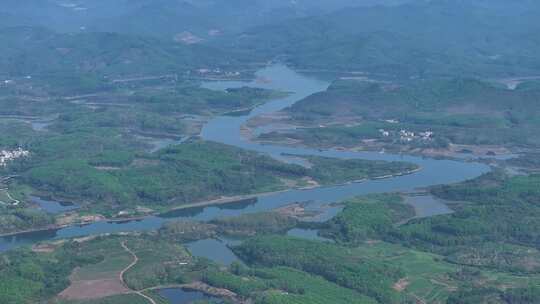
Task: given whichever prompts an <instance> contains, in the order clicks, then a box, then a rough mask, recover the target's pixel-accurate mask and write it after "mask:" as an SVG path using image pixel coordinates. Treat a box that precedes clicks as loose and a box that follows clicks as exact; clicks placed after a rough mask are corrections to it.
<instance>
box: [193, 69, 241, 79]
mask: <svg viewBox="0 0 540 304" xmlns="http://www.w3.org/2000/svg"><path fill="white" fill-rule="evenodd" d="M195 72H196V73H197V74H199V75H201V76H227V77H238V76H240V72H229V71H222V70H221V69H219V68H218V69H198V70H196V71H195Z"/></svg>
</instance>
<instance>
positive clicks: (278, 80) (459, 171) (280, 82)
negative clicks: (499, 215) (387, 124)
mask: <svg viewBox="0 0 540 304" xmlns="http://www.w3.org/2000/svg"><path fill="white" fill-rule="evenodd" d="M257 76H258V77H259V78H264V79H268V81H265V82H264V83H259V82H256V81H253V82H231V81H219V82H209V83H204V84H203V86H204V87H206V88H209V89H214V90H223V89H226V88H234V87H242V86H250V87H259V88H266V89H274V90H280V91H284V92H291V94H289V95H288V96H286V97H284V98H280V99H276V100H274V101H271V102H268V103H265V104H263V105H261V106H258V107H256V108H255V109H253V110H252V111H251V112H250V113H246V114H245V115H244V116H219V117H216V118H214V119H211V120H210V121H209V122H208V123H207V124H206V125H205V126H204V127H203V130H202V132H201V136H202V138H203V139H205V140H209V141H216V142H220V143H224V144H228V145H233V146H237V147H239V148H243V149H247V150H252V151H257V152H260V153H264V154H267V155H269V156H271V157H274V158H276V159H279V160H283V161H288V162H291V161H294V160H291V159H290V157H288V156H287V155H288V154H294V155H316V156H324V157H335V158H351V159H352V158H357V159H367V160H386V161H405V162H411V163H415V164H417V165H418V166H420V168H421V170H420V171H419V172H416V173H414V174H410V175H404V176H398V177H392V178H388V179H381V180H370V181H365V182H362V183H350V184H345V185H339V186H329V187H320V188H315V189H305V190H296V189H295V190H289V191H284V192H279V193H274V194H270V195H264V196H260V197H259V198H258V200H257V201H256V202H254V203H250V204H245V205H243V206H241V207H238V206H236V207H235V208H227V207H226V206H209V207H204V208H198V209H193V210H189V211H186V210H183V211H182V212H178V213H177V214H175V215H174V216H171V215H169V216H167V217H158V216H149V217H146V218H144V219H142V220H139V221H131V222H123V223H109V222H99V223H94V224H90V225H86V226H72V227H66V228H62V229H58V230H49V231H44V232H33V233H27V234H19V235H16V236H10V237H3V238H0V251H4V250H8V249H10V248H13V247H16V246H20V245H24V244H32V243H35V242H38V241H45V240H53V239H58V238H68V237H78V236H87V235H92V234H101V233H109V232H110V233H112V232H129V231H148V230H154V229H158V228H159V227H161V225H163V223H165V222H167V221H172V220H176V219H193V220H201V221H207V220H211V219H214V218H216V217H222V216H235V215H240V214H245V213H253V212H260V211H267V210H272V209H276V208H279V207H282V206H286V205H289V204H291V203H294V202H306V201H309V202H312V203H311V206H310V207H312V208H316V207H317V206H322V205H326V204H328V203H332V202H337V201H341V200H344V199H347V198H351V197H354V196H358V195H364V194H369V193H382V192H394V191H400V192H401V191H403V192H407V191H413V190H414V189H417V188H422V187H427V186H433V185H438V184H450V183H456V182H461V181H464V180H467V179H472V178H475V177H477V176H479V175H481V174H483V173H486V172H489V170H490V168H489V167H488V166H486V165H484V164H480V163H476V162H470V161H469V162H465V161H454V160H436V159H430V158H423V157H416V156H407V155H395V154H380V153H376V152H349V151H338V150H332V149H329V150H317V149H309V148H294V147H283V146H277V145H264V144H259V143H255V142H250V141H248V140H247V139H246V138H244V137H243V136H242V135H241V134H240V128H241V126H242V125H244V124H245V123H246V122H247V121H248V120H249V119H251V118H253V117H255V116H258V115H262V114H269V113H273V112H276V111H279V110H281V109H284V108H286V107H288V106H290V105H292V104H294V103H295V102H297V101H299V100H301V99H303V98H305V97H307V96H309V95H311V94H314V93H317V92H320V91H324V90H326V88H327V87H328V85H329V83H328V82H325V81H321V80H317V79H314V78H310V77H307V76H305V75H301V74H298V73H296V72H295V71H293V70H291V69H290V68H288V67H286V66H283V65H273V66H269V67H267V68H264V69H262V70H260V71H259V72H258V73H257ZM417 208H418V209H419V210H422V213H423V214H442V213H445V212H446V211H447V210H444V207H442V206H441V205H440V204H433V208H436V210H430V204H429V202H427V203H426V202H425V201H424V202H420V203H418V206H417ZM334 213H335V210H333V213H331V214H327V215H326V216H324V215H323V216H322V217H321V219H328V218H329V217H331V216H332V215H333V214H334ZM296 233H299V232H298V231H297V232H296ZM304 233H305V232H304Z"/></svg>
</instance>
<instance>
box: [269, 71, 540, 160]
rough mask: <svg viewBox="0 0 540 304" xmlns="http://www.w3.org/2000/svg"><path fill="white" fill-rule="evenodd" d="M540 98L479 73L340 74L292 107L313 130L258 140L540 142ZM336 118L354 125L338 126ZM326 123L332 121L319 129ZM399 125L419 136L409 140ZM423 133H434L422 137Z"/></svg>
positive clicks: (385, 144)
mask: <svg viewBox="0 0 540 304" xmlns="http://www.w3.org/2000/svg"><path fill="white" fill-rule="evenodd" d="M539 96H540V91H539V90H538V89H537V88H536V87H533V88H529V89H516V90H508V89H506V88H502V87H498V86H496V85H493V84H491V83H488V82H483V81H480V80H475V79H444V80H422V81H414V82H411V81H409V82H405V83H403V84H387V83H369V82H363V81H355V80H338V81H336V82H334V83H333V84H332V85H331V86H330V88H329V89H328V90H327V91H325V92H322V93H318V94H315V95H312V96H310V97H308V98H306V99H304V100H303V101H300V102H298V103H296V104H295V105H294V106H292V107H291V108H290V109H288V110H287V113H288V114H289V116H290V117H291V119H292V120H293V121H294V122H295V123H301V124H304V125H306V126H308V128H304V129H298V130H297V131H294V132H285V133H283V132H282V133H275V132H274V133H269V134H263V135H262V136H261V139H264V140H275V139H282V138H283V137H289V138H292V139H295V140H300V141H301V142H302V143H304V144H306V145H311V146H317V147H321V146H322V147H335V146H346V147H365V148H371V149H382V148H385V149H391V150H395V149H396V147H401V148H403V147H409V148H410V149H414V148H447V147H448V145H449V144H462V145H498V146H506V147H509V148H515V147H516V146H527V147H539V146H540V137H538V134H540V132H539V131H540V123H539V120H538V119H537V117H538V116H539V113H540V108H539V107H538V103H537V102H536V101H537V100H538V98H539ZM329 100H331V101H332V102H328V101H329ZM336 121H338V122H339V121H344V122H350V121H353V122H355V124H352V126H351V125H347V126H343V124H345V123H343V124H341V125H335V122H336ZM327 123H328V124H330V123H331V124H333V125H329V126H326V127H322V128H321V127H319V125H324V124H327ZM313 126H317V127H313ZM381 130H384V131H387V132H388V134H386V135H385V134H383V132H382V131H381ZM401 130H407V131H411V132H414V133H415V134H416V137H414V138H411V139H412V140H406V139H404V138H403V137H402V136H401V134H400V131H401ZM426 131H431V132H433V136H430V138H427V139H426V138H422V136H420V135H419V133H420V132H426Z"/></svg>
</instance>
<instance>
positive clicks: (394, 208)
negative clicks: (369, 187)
mask: <svg viewBox="0 0 540 304" xmlns="http://www.w3.org/2000/svg"><path fill="white" fill-rule="evenodd" d="M344 204H345V208H344V209H343V211H342V212H340V213H339V214H338V215H337V216H336V217H334V218H333V219H331V220H330V221H328V222H327V223H325V227H324V229H323V230H322V232H323V234H324V235H325V236H331V237H332V238H334V239H337V240H340V241H342V242H345V243H353V244H360V243H363V242H365V241H367V240H369V239H381V238H383V237H384V236H386V235H387V234H388V233H389V232H391V231H393V230H394V229H395V225H396V224H397V223H399V222H402V221H404V220H407V219H410V218H412V217H414V210H413V208H412V207H411V206H408V205H405V204H403V199H402V198H401V196H399V195H397V194H380V195H372V196H367V197H361V198H356V199H353V200H350V201H346V202H345V203H344Z"/></svg>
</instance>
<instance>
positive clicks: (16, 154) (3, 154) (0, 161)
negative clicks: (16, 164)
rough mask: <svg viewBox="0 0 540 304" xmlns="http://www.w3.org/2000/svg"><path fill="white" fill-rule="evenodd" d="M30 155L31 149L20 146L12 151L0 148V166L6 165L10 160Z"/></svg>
mask: <svg viewBox="0 0 540 304" xmlns="http://www.w3.org/2000/svg"><path fill="white" fill-rule="evenodd" d="M29 155H30V151H27V150H23V149H22V148H18V149H15V150H12V151H8V150H0V167H5V166H6V165H7V164H8V162H10V161H12V160H15V159H17V158H21V157H27V156H29Z"/></svg>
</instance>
